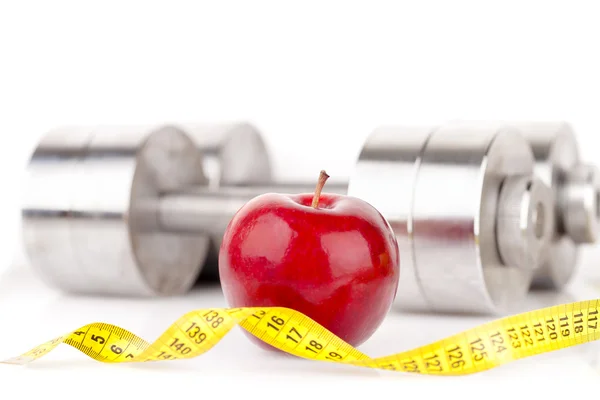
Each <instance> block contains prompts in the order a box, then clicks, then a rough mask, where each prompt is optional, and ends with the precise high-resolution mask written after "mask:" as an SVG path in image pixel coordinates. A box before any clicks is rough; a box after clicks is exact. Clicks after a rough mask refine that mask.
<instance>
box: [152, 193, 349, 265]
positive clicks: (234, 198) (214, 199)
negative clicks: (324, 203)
mask: <svg viewBox="0 0 600 400" xmlns="http://www.w3.org/2000/svg"><path fill="white" fill-rule="evenodd" d="M315 187H316V183H315V185H310V184H308V183H306V184H304V183H296V184H293V183H287V184H286V183H281V184H274V185H271V186H222V187H221V188H220V189H219V190H217V191H214V190H210V189H208V188H207V187H204V186H197V187H191V188H189V189H187V190H184V191H182V192H177V193H172V194H165V195H163V196H161V199H160V202H159V214H158V221H159V225H160V227H161V229H163V230H165V231H169V232H190V233H201V234H208V235H210V237H211V240H212V243H213V245H214V246H215V248H214V249H213V251H215V252H216V253H214V254H218V249H219V248H220V247H221V242H222V238H223V235H224V234H225V229H226V228H227V225H228V224H229V221H231V219H232V218H233V216H234V215H235V213H236V212H237V211H238V210H239V209H240V208H242V206H244V205H245V204H246V203H247V202H249V201H250V200H252V199H253V198H255V197H257V196H260V195H262V194H265V193H283V194H299V193H313V192H314V190H315ZM346 192H347V184H345V183H343V182H327V184H326V185H325V187H324V189H323V194H325V193H336V194H345V193H346Z"/></svg>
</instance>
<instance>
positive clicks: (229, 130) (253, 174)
mask: <svg viewBox="0 0 600 400" xmlns="http://www.w3.org/2000/svg"><path fill="white" fill-rule="evenodd" d="M177 126H178V127H179V128H181V129H182V130H184V131H185V132H186V133H187V134H188V135H189V136H190V137H191V138H192V139H194V141H195V142H196V146H197V147H198V149H199V150H200V151H201V152H202V156H203V159H204V161H203V164H204V170H205V174H206V176H207V177H208V179H209V189H218V188H219V186H221V185H228V186H240V185H241V186H244V185H262V184H268V183H271V181H272V172H271V162H270V158H269V152H268V150H267V147H266V144H265V142H264V140H263V138H262V135H261V134H260V132H259V131H258V130H257V129H256V128H255V127H254V126H252V125H250V124H248V123H241V122H240V123H232V124H208V125H201V124H195V125H193V124H183V125H181V124H180V125H177Z"/></svg>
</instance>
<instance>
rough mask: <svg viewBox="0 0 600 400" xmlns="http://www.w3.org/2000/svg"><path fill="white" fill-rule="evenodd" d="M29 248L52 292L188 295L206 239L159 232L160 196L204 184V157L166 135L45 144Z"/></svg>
mask: <svg viewBox="0 0 600 400" xmlns="http://www.w3.org/2000/svg"><path fill="white" fill-rule="evenodd" d="M28 173H29V174H28V175H29V179H30V181H29V183H28V184H27V185H26V188H27V189H26V193H25V196H24V204H23V209H22V216H23V224H22V225H23V234H24V244H25V249H26V252H27V256H28V258H29V260H30V261H31V264H32V266H33V267H34V268H35V269H36V270H37V272H38V273H39V274H40V276H41V277H42V278H43V279H44V280H45V281H46V282H48V283H49V284H51V285H53V286H56V287H59V288H60V289H62V290H64V291H69V292H78V293H86V294H104V295H125V296H149V295H168V294H178V293H183V292H185V291H186V290H188V288H189V287H190V286H191V285H192V284H193V283H194V281H195V279H196V276H197V275H198V273H199V271H200V268H201V266H202V263H203V261H204V258H205V257H206V253H207V249H208V244H209V239H208V237H207V236H206V235H201V234H197V233H192V234H190V233H172V232H161V231H160V230H159V229H158V225H157V209H158V208H157V204H156V202H157V200H158V197H159V195H160V193H161V192H164V191H175V190H180V189H183V188H185V187H189V186H191V185H202V184H206V183H207V179H206V177H205V176H204V175H203V172H202V157H201V154H200V153H199V152H198V151H197V149H196V147H195V145H194V143H193V142H192V141H191V140H190V139H189V138H188V137H187V136H186V135H185V134H184V133H183V132H181V131H180V130H178V129H176V128H174V127H169V126H165V127H162V128H160V129H157V130H154V131H152V130H148V128H145V127H139V128H136V127H97V128H93V129H92V128H86V127H73V128H70V129H59V130H55V131H53V132H50V133H49V134H48V135H46V136H45V137H44V138H43V139H42V141H41V142H40V144H39V146H38V147H37V149H36V151H35V153H34V154H33V156H32V158H31V160H30V163H29V167H28Z"/></svg>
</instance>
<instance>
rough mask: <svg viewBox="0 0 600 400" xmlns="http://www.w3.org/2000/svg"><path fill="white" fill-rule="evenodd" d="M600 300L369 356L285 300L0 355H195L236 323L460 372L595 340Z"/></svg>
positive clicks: (284, 340)
mask: <svg viewBox="0 0 600 400" xmlns="http://www.w3.org/2000/svg"><path fill="white" fill-rule="evenodd" d="M599 305H600V300H589V301H580V302H574V303H568V304H562V305H557V306H553V307H548V308H542V309H539V310H535V311H529V312H525V313H522V314H517V315H513V316H509V317H505V318H501V319H497V320H495V321H492V322H488V323H485V324H482V325H480V326H478V327H475V328H472V329H468V330H466V331H464V332H461V333H458V334H455V335H453V336H450V337H447V338H445V339H442V340H439V341H437V342H434V343H431V344H428V345H425V346H422V347H418V348H415V349H412V350H408V351H404V352H401V353H397V354H392V355H389V356H384V357H378V358H371V357H369V356H367V355H366V354H363V353H361V352H360V351H359V350H357V349H356V348H354V347H352V346H351V345H349V344H348V343H346V342H344V341H343V340H342V339H340V338H339V337H337V336H336V335H334V334H333V333H331V332H330V331H328V330H327V329H325V328H324V327H323V326H321V325H319V324H318V323H316V322H315V321H314V320H312V319H310V318H309V317H307V316H306V315H304V314H302V313H300V312H297V311H294V310H292V309H289V308H284V307H251V308H214V309H202V310H195V311H191V312H189V313H187V314H185V315H183V316H182V317H181V318H179V319H178V320H177V321H176V322H175V323H173V324H172V325H171V326H170V327H169V328H168V329H167V330H166V331H165V332H164V333H163V334H162V335H161V336H160V337H159V338H158V339H157V340H155V341H154V342H153V343H149V342H146V341H145V340H144V339H142V338H140V337H138V336H136V335H135V334H133V333H131V332H129V331H127V330H125V329H123V328H121V327H118V326H115V325H111V324H107V323H91V324H88V325H85V326H82V327H80V328H79V329H76V330H74V331H72V332H69V333H67V334H65V335H63V336H59V337H57V338H55V339H52V340H50V341H48V342H46V343H43V344H41V345H39V346H36V347H35V348H33V349H31V350H29V351H28V352H26V353H24V354H22V355H20V356H18V357H13V358H10V359H8V360H5V361H2V362H3V363H8V364H19V365H23V364H27V363H30V362H32V361H35V360H37V359H39V358H40V357H42V356H44V355H46V354H48V353H49V352H51V351H52V350H53V349H54V348H56V347H57V346H58V345H59V344H61V343H66V344H68V345H70V346H72V347H74V348H76V349H78V350H80V351H81V352H82V353H84V354H86V355H87V356H88V357H90V358H92V359H94V360H96V361H100V362H104V363H131V362H148V361H162V360H177V359H189V358H194V357H197V356H199V355H201V354H203V353H205V352H206V351H208V350H210V349H211V348H212V347H213V346H214V345H216V344H217V343H218V342H219V341H220V340H221V339H222V338H223V337H224V336H225V335H226V334H227V333H228V332H229V331H230V330H231V329H232V328H233V327H234V326H235V325H236V324H237V325H239V326H241V327H242V328H243V329H245V330H246V331H248V332H249V333H250V334H252V335H254V336H256V337H257V338H259V339H260V340H262V341H264V342H266V343H268V344H270V345H272V346H273V347H276V348H278V349H280V350H282V351H285V352H287V353H290V354H293V355H295V356H298V357H302V358H307V359H311V360H317V361H325V362H335V363H344V364H350V365H354V366H358V367H365V368H376V369H382V370H391V371H398V372H408V373H418V374H429V375H466V374H472V373H476V372H481V371H485V370H489V369H491V368H494V367H497V366H499V365H502V364H505V363H507V362H510V361H513V360H517V359H521V358H525V357H529V356H533V355H536V354H541V353H546V352H550V351H554V350H559V349H563V348H566V347H570V346H575V345H579V344H582V343H586V342H590V341H594V340H598V338H600V329H599V326H598V317H599Z"/></svg>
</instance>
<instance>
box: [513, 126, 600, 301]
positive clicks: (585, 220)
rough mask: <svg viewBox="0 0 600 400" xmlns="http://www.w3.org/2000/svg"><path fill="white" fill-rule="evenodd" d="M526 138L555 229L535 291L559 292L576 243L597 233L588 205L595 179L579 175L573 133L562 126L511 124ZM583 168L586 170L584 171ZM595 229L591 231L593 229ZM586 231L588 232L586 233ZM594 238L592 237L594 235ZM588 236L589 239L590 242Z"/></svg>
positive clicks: (565, 281)
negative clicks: (547, 192) (549, 195)
mask: <svg viewBox="0 0 600 400" xmlns="http://www.w3.org/2000/svg"><path fill="white" fill-rule="evenodd" d="M511 125H513V126H515V127H516V128H518V129H519V130H520V132H521V133H522V134H523V135H524V136H525V138H526V139H527V141H528V142H529V144H530V145H531V148H532V150H533V154H534V156H535V159H536V165H535V171H536V174H537V175H538V176H539V177H540V178H541V179H542V180H543V181H544V182H545V183H546V184H547V185H548V186H549V187H550V188H551V189H552V192H553V195H554V199H555V218H556V229H555V232H554V237H553V239H552V243H551V245H550V247H549V249H548V257H547V259H546V262H545V263H544V264H543V265H542V267H541V268H540V269H538V270H537V271H536V274H535V276H534V279H533V283H532V287H533V288H534V289H561V288H563V287H564V286H565V285H567V284H568V283H569V282H570V280H571V278H572V277H573V275H574V273H575V270H576V266H577V261H578V249H577V247H578V243H577V242H576V240H574V239H579V240H581V239H586V236H588V235H587V234H586V233H589V234H590V235H589V236H591V235H592V231H594V232H595V231H596V229H595V227H597V219H598V215H597V213H596V212H591V207H593V206H592V205H591V204H590V203H591V202H592V201H595V200H591V199H592V197H593V198H595V197H596V196H595V195H592V194H593V193H597V192H598V189H597V184H596V183H595V182H594V179H595V178H594V179H586V176H585V173H584V174H583V175H584V176H582V174H581V173H580V172H582V168H581V167H578V166H579V165H581V160H580V155H579V149H578V145H577V140H576V137H575V133H574V132H573V129H572V128H571V126H569V124H567V123H564V122H528V123H525V122H517V123H515V122H513V123H511ZM584 168H585V167H584ZM592 227H594V228H592ZM586 231H587V232H586ZM593 235H594V236H595V233H593ZM589 236H588V238H589Z"/></svg>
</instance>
